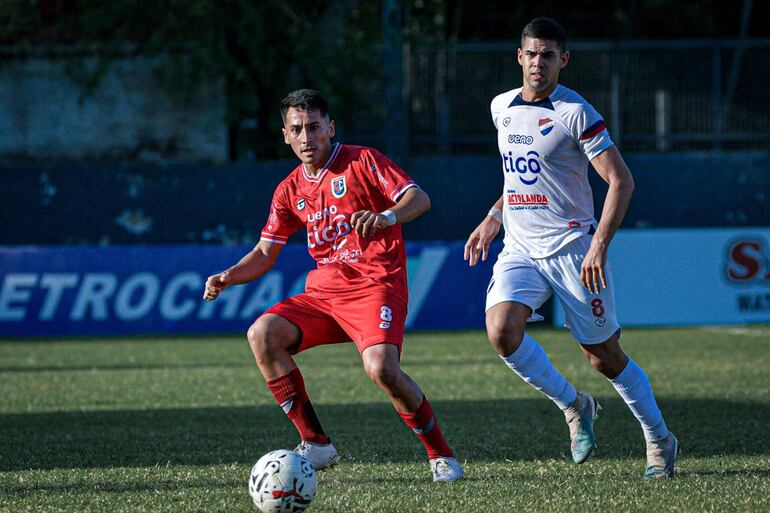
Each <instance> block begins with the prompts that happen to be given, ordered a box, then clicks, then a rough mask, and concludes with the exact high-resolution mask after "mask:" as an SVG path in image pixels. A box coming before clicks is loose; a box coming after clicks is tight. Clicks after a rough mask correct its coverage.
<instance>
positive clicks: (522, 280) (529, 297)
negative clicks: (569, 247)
mask: <svg viewBox="0 0 770 513" xmlns="http://www.w3.org/2000/svg"><path fill="white" fill-rule="evenodd" d="M552 293H553V291H552V290H551V286H550V284H549V283H548V280H547V279H546V278H545V277H544V276H543V275H542V273H541V271H540V269H539V268H538V266H537V264H536V263H535V261H534V260H532V259H531V258H529V257H527V256H525V255H520V254H515V253H501V254H500V257H498V259H497V262H496V263H495V266H494V269H493V271H492V278H491V279H490V280H489V286H488V287H487V299H486V308H485V310H486V311H487V312H489V311H490V310H491V309H493V308H494V307H495V306H496V305H498V304H501V303H520V304H522V305H525V306H527V307H528V308H529V309H530V310H531V315H529V316H528V319H527V320H529V321H541V320H543V317H542V316H541V315H539V314H538V313H537V309H538V308H540V307H541V306H542V305H543V303H545V302H546V301H547V300H548V298H549V297H551V294H552Z"/></svg>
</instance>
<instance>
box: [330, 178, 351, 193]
mask: <svg viewBox="0 0 770 513" xmlns="http://www.w3.org/2000/svg"><path fill="white" fill-rule="evenodd" d="M346 192H348V187H347V185H346V184H345V177H344V176H338V177H337V178H332V196H334V197H335V198H341V197H343V196H344V195H345V193H346Z"/></svg>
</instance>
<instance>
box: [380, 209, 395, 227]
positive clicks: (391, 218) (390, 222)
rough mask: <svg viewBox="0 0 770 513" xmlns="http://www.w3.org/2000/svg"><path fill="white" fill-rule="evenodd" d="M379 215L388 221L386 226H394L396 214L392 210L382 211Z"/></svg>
mask: <svg viewBox="0 0 770 513" xmlns="http://www.w3.org/2000/svg"><path fill="white" fill-rule="evenodd" d="M380 215H381V216H383V217H384V218H385V219H386V220H387V221H388V226H392V225H394V224H396V213H395V212H393V211H392V210H384V211H382V212H380Z"/></svg>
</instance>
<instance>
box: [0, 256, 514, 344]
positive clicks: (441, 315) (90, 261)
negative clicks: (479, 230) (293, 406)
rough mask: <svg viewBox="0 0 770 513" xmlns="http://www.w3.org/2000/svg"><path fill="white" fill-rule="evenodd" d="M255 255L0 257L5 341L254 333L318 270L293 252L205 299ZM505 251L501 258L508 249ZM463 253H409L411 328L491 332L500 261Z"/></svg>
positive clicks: (0, 304) (1, 332)
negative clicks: (207, 289) (489, 312)
mask: <svg viewBox="0 0 770 513" xmlns="http://www.w3.org/2000/svg"><path fill="white" fill-rule="evenodd" d="M249 250H250V247H248V246H211V245H209V246H202V245H179V246H146V247H132V246H124V247H108V248H97V247H87V248H71V247H70V248H67V247H64V248H57V247H19V248H0V336H3V337H26V336H70V335H72V336H75V335H120V334H138V333H226V332H245V331H246V329H247V328H248V327H249V325H250V324H251V323H252V321H253V320H254V319H255V318H256V317H257V316H259V314H260V313H262V312H263V311H265V310H267V309H268V308H270V306H272V305H273V304H275V303H276V302H278V301H280V300H281V299H283V298H285V297H289V296H291V295H294V294H296V293H299V292H301V291H302V290H304V284H305V276H306V274H307V272H308V271H309V270H310V269H312V268H313V267H314V263H313V261H312V260H311V259H310V257H309V256H308V254H307V249H306V248H305V247H304V246H302V245H300V244H289V245H287V246H286V248H285V249H284V250H283V252H282V253H281V258H279V260H278V262H277V264H276V266H275V267H274V268H273V269H272V270H271V271H270V272H269V273H268V274H266V275H265V276H263V277H262V278H261V279H260V280H257V281H256V282H254V283H251V284H248V285H243V286H236V287H231V288H228V289H227V290H225V292H224V293H223V294H222V296H221V297H220V298H219V299H217V300H216V301H214V302H206V301H203V300H202V299H201V296H202V294H203V284H204V282H205V280H206V277H207V276H209V275H210V274H213V273H215V272H218V271H220V270H223V269H225V268H227V267H228V266H230V265H232V264H233V263H234V262H236V261H238V260H239V259H240V258H241V257H242V256H243V255H244V254H245V253H246V252H247V251H249ZM498 250H499V248H498ZM462 251H463V243H461V242H450V243H442V242H435V243H412V244H409V245H408V250H407V254H408V271H409V282H410V303H409V309H410V311H409V317H408V319H407V326H408V327H413V328H468V327H474V328H478V327H481V326H483V314H484V293H485V290H486V286H487V281H488V279H489V276H490V274H491V265H492V261H491V260H490V261H488V262H486V263H484V264H482V265H480V266H478V267H477V268H474V269H468V268H467V264H466V263H465V262H464V261H463V259H462Z"/></svg>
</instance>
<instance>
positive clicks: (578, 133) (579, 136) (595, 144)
mask: <svg viewBox="0 0 770 513" xmlns="http://www.w3.org/2000/svg"><path fill="white" fill-rule="evenodd" d="M581 107H582V108H581V109H580V110H579V112H578V113H577V115H576V116H575V118H574V122H575V126H574V127H573V130H572V134H573V137H575V139H576V142H577V143H578V146H580V151H582V152H583V153H584V154H585V156H586V157H588V160H591V159H593V158H594V157H595V156H597V155H598V154H600V153H601V152H603V151H604V150H606V149H607V148H609V147H610V146H612V145H613V144H614V143H613V142H612V138H611V137H610V133H609V132H608V131H607V124H606V123H605V122H604V119H603V118H602V116H601V114H599V113H598V112H597V111H596V109H594V108H593V107H592V106H591V105H590V104H588V103H584V104H583V105H581Z"/></svg>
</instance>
